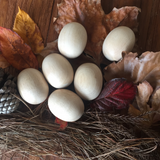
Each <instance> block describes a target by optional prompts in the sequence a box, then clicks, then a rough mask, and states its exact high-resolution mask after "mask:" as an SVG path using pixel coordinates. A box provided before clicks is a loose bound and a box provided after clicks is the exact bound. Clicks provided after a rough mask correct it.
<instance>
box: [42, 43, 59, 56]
mask: <svg viewBox="0 0 160 160" xmlns="http://www.w3.org/2000/svg"><path fill="white" fill-rule="evenodd" d="M51 53H59V50H58V44H57V40H55V41H53V42H50V43H47V46H46V47H45V48H44V49H43V50H42V51H41V52H40V55H41V56H42V57H46V56H48V55H49V54H51Z"/></svg>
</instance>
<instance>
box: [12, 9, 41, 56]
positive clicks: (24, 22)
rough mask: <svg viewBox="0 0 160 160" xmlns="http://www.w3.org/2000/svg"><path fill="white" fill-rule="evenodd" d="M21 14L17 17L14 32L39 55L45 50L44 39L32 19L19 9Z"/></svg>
mask: <svg viewBox="0 0 160 160" xmlns="http://www.w3.org/2000/svg"><path fill="white" fill-rule="evenodd" d="M18 9H19V12H18V13H17V15H16V18H15V21H14V26H13V31H15V32H16V33H18V35H19V36H20V37H21V38H22V39H23V40H24V42H25V43H27V44H28V45H29V46H30V47H31V49H32V51H33V52H34V53H35V54H37V53H40V52H41V50H43V48H44V44H43V39H42V36H41V33H40V30H39V28H38V26H37V25H36V23H35V22H34V21H33V20H32V19H31V17H30V16H29V15H28V14H27V13H26V12H25V11H23V10H21V9H20V8H19V7H18Z"/></svg>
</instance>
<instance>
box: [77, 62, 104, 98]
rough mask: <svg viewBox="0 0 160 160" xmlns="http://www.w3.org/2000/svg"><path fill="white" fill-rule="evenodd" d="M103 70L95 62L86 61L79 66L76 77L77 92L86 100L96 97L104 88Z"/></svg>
mask: <svg viewBox="0 0 160 160" xmlns="http://www.w3.org/2000/svg"><path fill="white" fill-rule="evenodd" d="M102 83H103V77H102V72H101V70H100V69H99V68H98V66H97V65H95V64H93V63H84V64H82V65H80V66H79V67H78V69H77V70H76V73H75V77H74V88H75V91H76V93H77V94H78V95H79V96H80V97H81V98H83V99H85V100H93V99H95V98H96V97H97V96H98V95H99V93H100V92H101V89H102Z"/></svg>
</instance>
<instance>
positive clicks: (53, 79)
mask: <svg viewBox="0 0 160 160" xmlns="http://www.w3.org/2000/svg"><path fill="white" fill-rule="evenodd" d="M42 71H43V74H44V76H45V78H46V79H47V81H48V82H49V83H50V85H52V86H53V87H55V88H64V87H67V86H69V85H70V84H71V83H72V81H73V76H74V72H73V68H72V66H71V64H70V63H69V61H68V60H67V59H66V58H65V57H63V56H62V55H60V54H57V53H52V54H50V55H48V56H47V57H45V59H44V60H43V62H42Z"/></svg>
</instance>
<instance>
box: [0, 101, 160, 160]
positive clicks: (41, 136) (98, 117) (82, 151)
mask: <svg viewBox="0 0 160 160" xmlns="http://www.w3.org/2000/svg"><path fill="white" fill-rule="evenodd" d="M117 120H118V121H119V122H120V123H118V122H117ZM127 120H128V121H127ZM124 121H125V123H122V122H124ZM139 121H140V119H137V120H136V119H135V118H133V119H132V118H131V117H128V118H127V117H124V116H121V115H116V116H115V115H114V116H112V115H109V114H107V113H103V114H102V113H99V112H97V111H87V112H86V113H85V114H84V116H83V117H82V118H81V119H80V120H79V121H77V122H74V123H69V125H68V127H67V128H66V129H65V130H64V131H61V130H59V126H58V125H57V124H55V123H54V117H53V116H52V115H50V112H49V111H48V110H47V105H46V102H44V103H43V104H41V105H40V106H37V107H36V108H35V109H34V110H33V112H30V111H27V112H20V111H17V112H15V113H12V114H10V115H1V116H0V148H1V150H3V152H2V153H1V155H4V154H6V153H8V150H9V151H18V152H21V153H22V155H25V154H30V155H35V156H39V157H41V156H42V157H43V156H44V155H54V156H58V157H61V158H65V159H68V158H71V157H72V158H73V159H75V160H81V159H89V160H93V159H98V160H105V159H107V160H115V159H117V160H121V159H129V160H135V159H138V160H140V159H142V160H143V159H145V160H147V159H152V156H155V155H156V154H159V152H158V149H157V147H158V143H159V142H160V139H159V138H154V137H149V136H148V137H147V136H146V138H144V137H143V138H142V137H139V138H137V136H136V134H135V133H134V131H133V128H134V127H136V126H137V128H138V123H137V122H139ZM131 122H132V123H131ZM133 122H134V123H133ZM126 124H127V125H126ZM139 130H140V128H139ZM147 131H148V130H147ZM141 132H145V131H143V130H141ZM6 150H7V152H5V151H6ZM159 156H160V155H159ZM154 159H155V158H154Z"/></svg>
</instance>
